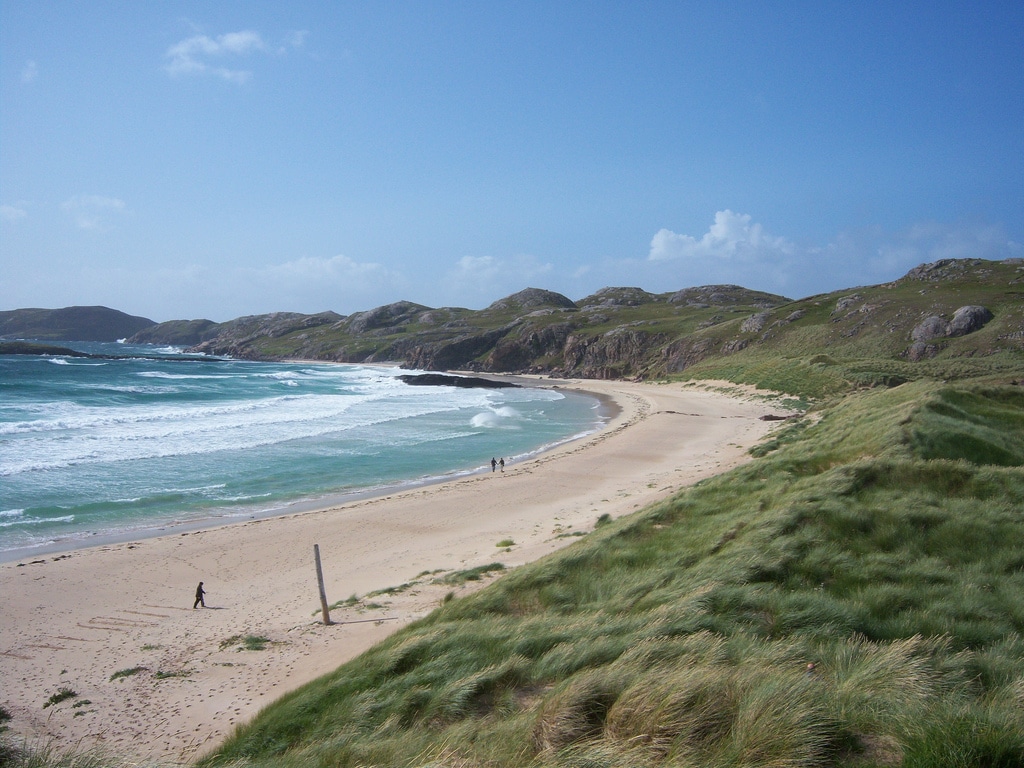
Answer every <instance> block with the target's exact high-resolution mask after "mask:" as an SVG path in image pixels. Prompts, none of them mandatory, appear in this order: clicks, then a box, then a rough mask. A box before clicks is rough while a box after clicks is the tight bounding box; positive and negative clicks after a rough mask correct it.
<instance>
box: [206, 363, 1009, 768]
mask: <svg viewBox="0 0 1024 768" xmlns="http://www.w3.org/2000/svg"><path fill="white" fill-rule="evenodd" d="M1022 424H1024V390H1022V389H1021V387H1019V386H1016V385H1012V384H1007V383H1004V384H997V383H991V382H990V383H959V384H957V383H954V384H949V383H946V384H943V383H938V382H926V381H920V382H915V383H908V384H905V385H902V386H898V387H893V388H876V389H872V390H866V391H862V392H857V393H854V394H851V395H849V396H847V397H845V398H844V399H842V400H841V401H838V402H836V403H834V404H833V405H830V406H828V407H825V408H822V409H820V410H819V411H817V412H814V413H812V414H809V415H807V416H805V417H804V418H802V419H800V420H797V421H795V422H791V423H789V424H787V425H786V426H785V427H783V428H782V429H781V430H780V431H779V432H777V433H776V434H775V436H774V438H773V439H772V440H771V441H770V442H768V443H766V444H765V445H763V446H762V447H761V448H760V449H759V451H758V453H759V454H760V456H759V457H758V458H756V459H755V460H754V461H752V462H750V463H748V464H747V465H745V466H743V467H741V468H739V469H737V470H734V471H732V472H730V473H728V474H726V475H723V476H721V477H718V478H715V479H711V480H708V481H705V482H703V483H701V484H699V485H698V486H696V487H694V488H692V489H689V490H686V491H684V492H682V493H680V494H678V495H676V496H675V497H673V498H671V499H669V500H666V501H664V502H662V503H660V504H657V505H654V506H652V507H649V508H647V509H645V510H643V511H641V512H639V513H637V514H634V515H631V516H628V517H625V518H621V519H619V520H616V521H614V522H611V523H607V524H604V525H602V526H600V527H598V528H597V529H596V530H595V531H594V532H593V533H592V534H590V535H589V536H588V537H587V538H586V539H583V540H581V541H579V542H577V543H576V544H574V545H572V546H570V547H568V548H567V549H565V550H562V551H561V552H558V553H556V554H554V555H552V556H549V557H547V558H546V559H544V560H542V561H540V562H537V563H535V564H532V565H528V566H524V567H522V568H519V569H516V570H515V571H512V572H510V573H509V574H508V575H506V576H504V577H503V578H502V579H500V580H499V581H497V582H496V583H494V584H493V585H491V586H489V587H487V588H485V589H484V590H482V591H480V592H478V593H476V594H474V595H472V596H469V597H466V598H463V599H458V600H453V601H450V602H448V603H446V604H445V605H444V606H443V607H441V608H439V609H438V610H437V611H435V612H434V613H433V614H431V615H430V616H429V617H427V618H425V619H423V620H421V621H420V622H418V623H416V624H414V625H412V626H410V627H408V628H406V629H404V630H403V631H401V632H399V633H397V634H396V635H394V636H393V637H392V638H390V639H389V640H387V641H385V642H384V643H382V644H380V645H379V646H377V647H375V648H373V649H371V650H370V651H369V652H367V653H366V654H364V655H363V656H361V657H359V658H358V659H355V660H354V661H352V662H350V663H348V664H346V665H344V666H343V667H341V668H339V669H338V670H337V671H336V672H334V673H332V674H329V675H326V676H325V677H323V678H321V679H319V680H317V681H314V682H313V683H310V684H309V685H307V686H305V687H304V688H302V689H300V690H298V691H296V692H294V693H292V694H289V695H288V696H286V697H284V698H283V699H281V700H280V701H278V702H277V703H275V704H273V705H272V706H270V707H268V708H267V709H266V710H265V711H264V712H263V713H261V714H260V715H259V716H258V717H257V718H256V719H255V721H253V722H252V723H250V724H248V725H246V726H243V727H242V728H240V729H239V731H238V732H237V734H236V735H235V736H234V737H233V738H232V739H231V740H230V741H229V742H228V743H227V744H226V745H225V746H224V748H223V749H222V750H221V751H220V752H219V753H218V754H216V755H214V756H212V757H210V758H209V759H207V760H206V761H205V762H204V763H203V765H205V766H222V765H225V766H226V765H230V766H235V768H241V767H243V766H250V767H251V768H263V767H264V766H266V767H268V768H269V766H274V767H275V768H285V767H287V766H304V767H305V766H356V765H358V766H424V767H425V766H437V767H440V766H458V767H459V768H471V767H473V768H476V767H480V768H482V767H483V766H532V767H540V766H576V767H579V768H583V767H584V766H586V767H587V768H612V767H615V768H619V767H623V768H624V767H625V766H850V767H853V766H906V767H907V768H911V767H913V768H920V767H923V766H930V767H934V768H938V767H939V766H943V767H944V768H945V767H947V766H962V767H964V768H966V767H968V766H970V767H976V768H983V767H991V766H999V767H1002V768H1011V766H1020V765H1024V637H1022V631H1024V469H1022V465H1024V429H1021V426H1022ZM808 665H813V666H812V667H809V666H808Z"/></svg>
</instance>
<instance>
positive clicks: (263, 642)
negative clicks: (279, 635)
mask: <svg viewBox="0 0 1024 768" xmlns="http://www.w3.org/2000/svg"><path fill="white" fill-rule="evenodd" d="M270 642H271V641H270V638H268V637H262V636H260V635H232V636H231V637H229V638H227V639H226V640H221V641H220V650H222V651H223V650H226V649H227V648H234V649H235V650H236V651H262V650H266V647H267V646H268V645H270Z"/></svg>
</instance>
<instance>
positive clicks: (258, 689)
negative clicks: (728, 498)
mask: <svg viewBox="0 0 1024 768" xmlns="http://www.w3.org/2000/svg"><path fill="white" fill-rule="evenodd" d="M538 383H543V384H545V385H551V384H552V383H555V384H556V385H557V386H575V387H578V388H580V389H585V390H589V391H592V392H595V393H602V394H606V395H609V396H610V397H612V398H613V399H614V400H615V401H616V402H617V403H618V404H619V406H620V407H621V412H620V413H619V414H618V415H617V416H616V417H615V418H614V419H613V421H612V423H611V424H610V425H609V426H608V427H607V428H606V429H604V430H603V431H601V432H600V433H597V434H595V435H591V436H589V437H587V438H584V439H582V440H579V441H576V442H574V443H570V444H568V445H565V446H563V447H561V448H560V449H557V450H554V451H551V452H549V453H546V454H544V455H542V456H540V457H538V458H535V459H531V460H527V461H524V462H522V463H521V464H510V465H509V466H507V467H506V469H505V472H504V474H502V473H500V472H498V473H494V474H491V473H487V474H480V475H474V476H470V477H467V478H463V479H459V480H453V481H450V482H445V483H442V484H437V485H432V486H426V487H420V488H413V489H409V490H405V491H402V492H396V493H393V494H391V495H387V496H384V497H381V498H372V499H363V500H360V501H355V502H352V503H349V504H345V505H342V506H338V507H335V508H332V509H326V510H321V511H316V512H307V513H302V514H296V515H291V516H287V517H277V518H270V519H264V520H256V521H251V522H245V523H239V524H236V525H230V526H224V527H218V528H211V529H207V530H203V531H196V532H190V533H184V534H177V535H168V536H162V537H158V538H148V539H141V540H138V541H135V542H131V543H123V544H112V545H108V546H102V547H95V548H89V549H80V550H77V551H74V552H70V553H67V554H64V555H47V556H45V557H42V558H28V559H26V560H25V561H23V564H21V565H19V564H18V563H4V564H2V565H0V595H2V598H0V604H2V606H3V610H2V616H0V706H3V707H4V708H5V709H6V710H7V711H8V712H9V713H10V714H11V715H13V721H12V722H11V724H10V725H11V726H12V730H13V731H14V733H15V734H17V735H18V736H21V735H24V736H27V737H28V738H29V740H30V743H32V742H34V743H40V742H43V743H46V742H48V741H49V740H54V741H55V743H57V744H59V745H61V746H71V745H75V744H80V745H82V746H83V747H88V746H91V745H94V744H99V745H103V746H104V747H105V748H107V749H108V750H109V751H110V752H111V753H112V754H114V755H117V756H123V757H128V758H133V759H159V760H161V761H164V762H179V761H180V762H187V761H190V760H192V759H194V758H196V757H197V756H200V755H202V754H205V753H207V752H209V751H210V750H211V749H213V748H214V747H215V746H217V745H218V744H219V743H221V742H222V741H223V740H224V739H225V738H226V737H227V736H228V735H229V734H230V733H231V732H232V731H233V729H234V727H235V726H236V725H237V724H240V723H242V722H244V721H246V720H248V719H250V718H251V717H252V716H253V715H255V714H256V713H257V712H258V711H259V710H260V709H261V708H262V707H264V706H265V705H266V704H268V703H270V702H271V701H272V700H273V699H275V698H277V697H279V696H281V695H282V694H284V693H286V692H287V691H289V690H292V689H294V688H296V687H298V686H300V685H302V684H303V683H306V682H308V681H310V680H312V679H314V678H316V677H318V676H320V675H322V674H324V673H326V672H329V671H331V670H333V669H335V668H336V667H337V666H339V665H340V664H341V663H343V662H345V661H347V660H349V659H351V658H353V657H354V656H356V655H358V654H359V653H361V652H362V651H364V650H366V649H367V648H368V647H370V646H371V645H373V644H374V643H376V642H378V641H379V640H381V639H382V638H384V637H385V636H387V635H388V634H390V633H392V632H394V631H395V630H397V629H399V628H400V627H402V626H404V625H406V624H408V623H409V622H411V621H413V620H415V619H417V618H420V617H423V616H424V615H426V614H427V613H429V612H430V611H431V610H432V609H433V608H435V607H436V606H437V605H438V604H439V602H440V601H441V600H442V599H443V598H444V596H445V595H446V594H447V593H448V592H449V591H452V588H451V587H448V586H442V585H437V584H433V583H432V581H433V579H435V578H437V577H438V576H440V575H443V574H440V573H438V574H433V572H435V571H441V570H443V571H452V570H459V569H465V568H472V567H475V566H480V565H485V564H488V563H492V562H501V563H503V564H504V565H505V566H506V567H514V566H517V565H521V564H523V563H527V562H530V561H533V560H536V559H537V558H539V557H541V556H542V555H545V554H547V553H549V552H551V551H553V550H555V549H558V548H560V547H563V546H567V545H569V544H571V543H573V542H574V541H576V540H577V539H576V538H575V537H574V536H572V535H566V534H571V533H573V532H577V533H579V532H586V531H589V530H592V529H593V526H594V523H595V522H596V520H597V518H598V517H599V516H601V515H603V514H609V515H611V516H612V517H619V516H621V515H624V514H627V513H629V512H634V511H636V510H637V509H639V508H641V507H643V506H646V505H647V504H649V503H651V502H653V501H656V500H659V499H662V498H665V497H666V496H668V495H669V494H670V493H672V492H673V491H675V490H676V489H678V488H680V487H681V486H684V485H687V484H690V483H693V482H695V481H697V480H699V479H701V478H704V477H708V476H710V475H714V474H717V473H719V472H722V471H724V470H726V469H729V468H731V467H733V466H736V465H737V464H739V463H741V462H742V461H744V460H745V459H746V458H747V453H746V450H747V448H749V447H750V446H751V445H753V444H755V443H756V442H758V441H759V440H760V439H761V438H762V437H763V436H764V435H765V434H766V433H767V432H768V431H769V430H770V429H772V427H773V423H772V422H767V421H762V420H759V418H758V417H760V416H762V415H765V414H767V413H770V412H772V407H771V406H769V405H767V404H765V402H764V401H763V400H759V399H756V398H752V397H746V396H740V393H739V391H738V390H734V393H733V396H729V395H726V394H723V393H722V392H720V391H714V390H712V388H710V387H685V386H682V385H679V384H674V385H655V384H634V383H626V382H599V381H585V382H583V381H578V380H577V381H574V382H553V381H551V380H542V381H541V382H538ZM488 458H489V457H488ZM506 539H511V540H512V541H514V542H515V544H514V546H512V547H511V548H510V550H509V551H505V550H504V549H499V548H498V547H497V546H496V545H497V543H498V542H501V541H503V540H506ZM314 544H319V546H320V552H321V557H322V561H323V571H324V578H325V582H326V592H327V598H328V601H329V602H332V603H333V602H336V601H340V600H344V599H345V598H347V597H349V596H351V595H354V594H355V595H359V596H360V597H363V596H365V595H367V593H370V592H373V591H375V590H383V589H387V588H389V587H398V586H400V585H403V584H406V583H408V582H414V585H413V586H412V587H411V588H408V589H406V590H405V591H401V592H397V593H395V594H390V595H381V596H377V597H373V598H371V599H370V600H371V601H372V602H376V603H380V604H382V605H383V606H384V607H383V608H375V609H371V610H367V609H362V610H360V609H358V608H353V607H345V608H336V609H334V610H333V611H332V613H331V618H332V619H333V620H334V621H335V622H336V623H335V624H334V625H332V626H324V625H323V624H322V623H321V621H320V610H319V609H320V600H319V594H318V591H317V583H316V575H315V574H316V572H315V568H314V561H313V545H314ZM39 559H42V560H43V561H44V562H31V561H32V560H39ZM425 572H431V573H432V574H433V575H431V576H425V575H423V574H424V573H425ZM199 581H204V582H205V586H206V590H207V600H206V604H207V606H209V607H208V608H206V609H205V610H204V609H201V608H200V609H196V610H193V609H192V601H193V595H194V591H195V588H196V584H197V583H198V582H199ZM485 581H486V579H485ZM481 583H482V582H469V583H468V584H467V585H466V586H464V587H458V588H455V592H456V595H459V594H463V593H465V592H467V591H469V590H472V589H475V588H478V586H479V585H480V584H481ZM377 619H381V620H380V621H377ZM236 635H240V636H246V635H254V636H263V637H266V638H269V639H270V640H271V642H272V644H271V645H269V646H268V647H267V648H266V650H263V651H247V650H239V649H238V646H237V645H233V646H230V647H226V648H222V647H221V645H222V643H223V642H224V641H226V640H228V639H229V638H231V637H233V636H236ZM133 667H145V668H146V669H145V671H142V672H139V673H138V674H135V675H132V676H129V677H123V678H119V679H116V680H111V679H110V677H111V675H113V674H114V673H115V672H118V671H120V670H126V669H129V668H133ZM158 672H162V673H180V674H179V675H176V676H170V677H162V676H158V675H157V673H158ZM65 687H66V688H69V689H71V690H73V691H75V692H76V693H77V694H78V696H77V697H76V698H74V699H68V700H65V701H63V702H62V703H59V704H56V705H54V706H51V707H47V708H44V707H43V705H44V703H46V701H47V699H48V698H49V697H50V696H51V695H52V694H54V693H56V692H57V691H58V690H60V689H61V688H65ZM86 700H88V702H89V703H87V704H81V703H82V702H84V701H86ZM76 704H79V706H75V705H76Z"/></svg>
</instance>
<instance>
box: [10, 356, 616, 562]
mask: <svg viewBox="0 0 1024 768" xmlns="http://www.w3.org/2000/svg"><path fill="white" fill-rule="evenodd" d="M289 362H296V363H305V362H314V361H304V360H295V361H289ZM321 364H322V363H321ZM376 365H377V367H382V368H383V367H386V368H391V367H393V366H392V365H388V364H376ZM364 367H373V365H367V366H364ZM458 375H460V376H461V375H469V374H466V373H463V372H458ZM488 378H491V379H494V380H497V381H507V382H510V383H515V384H516V385H517V386H524V387H534V388H538V389H552V390H557V389H559V388H560V387H559V385H558V383H547V382H549V381H555V382H558V381H563V382H564V381H566V380H564V379H558V380H549V379H544V378H541V377H534V378H531V377H526V376H521V375H497V374H493V375H489V376H488ZM566 388H569V389H573V390H574V391H575V392H577V393H580V394H584V395H587V396H589V397H592V398H593V399H594V400H595V401H596V402H597V408H598V412H599V417H600V419H601V426H599V427H598V428H597V429H596V430H594V432H587V433H584V434H583V435H570V436H567V437H565V438H563V439H561V440H559V441H557V442H555V443H551V444H547V445H542V446H540V447H538V448H537V449H535V450H533V451H530V452H528V453H526V454H523V455H522V456H519V457H516V458H517V459H518V460H520V461H525V460H529V459H531V458H534V457H537V456H541V455H543V454H544V453H548V452H549V451H553V450H558V449H559V448H560V447H561V446H563V445H566V444H571V443H573V442H576V441H578V440H583V439H586V438H587V437H589V436H590V435H591V434H594V433H596V432H601V431H603V430H604V429H606V428H607V427H608V424H609V423H610V422H611V421H612V420H613V418H614V417H615V416H616V415H617V413H618V412H619V410H618V406H617V404H616V403H615V402H614V401H613V400H611V399H610V398H608V397H607V396H606V395H603V394H602V393H600V392H594V391H590V390H588V389H587V388H586V387H566ZM486 471H487V467H486V466H485V465H481V466H480V467H465V468H461V469H453V470H450V471H448V472H445V473H443V474H440V475H427V476H421V477H416V478H410V479H406V480H400V481H396V482H393V483H388V484H383V485H375V486H367V487H363V488H355V489H352V490H347V491H343V490H339V491H336V492H332V493H327V494H325V495H323V496H318V497H309V498H297V499H293V500H291V501H280V502H276V503H274V504H273V505H272V506H268V507H258V508H255V509H247V510H243V511H238V512H236V513H231V512H224V513H221V514H209V515H206V516H197V517H194V518H185V519H167V520H160V521H157V520H154V521H150V522H142V523H139V524H138V525H136V526H134V527H125V528H120V529H112V530H109V531H104V532H101V533H72V534H66V535H65V536H63V537H62V538H59V539H54V540H51V541H49V542H46V543H43V544H36V545H33V546H27V547H17V548H11V549H0V564H4V563H22V564H27V563H33V562H37V561H38V560H39V559H40V558H47V557H51V556H53V555H61V554H66V553H69V552H76V551H78V550H82V549H89V548H91V547H103V546H109V545H113V544H124V543H126V542H131V541H141V540H145V539H150V538H156V537H161V536H174V535H181V534H184V533H191V532H195V531H203V530H207V529H212V528H220V527H223V526H230V525H237V524H241V523H245V522H249V521H253V520H264V519H269V518H275V517H289V516H291V515H297V514H304V513H307V512H317V511H320V510H323V509H327V508H334V507H341V506H345V505H347V504H352V503H355V502H359V501H363V500H366V499H373V498H377V497H379V496H385V495H390V494H395V493H401V492H403V491H405V490H411V489H415V488H421V487H426V486H430V485H435V484H438V483H445V482H450V481H453V480H458V479H460V478H464V477H471V476H473V475H476V474H484V473H486Z"/></svg>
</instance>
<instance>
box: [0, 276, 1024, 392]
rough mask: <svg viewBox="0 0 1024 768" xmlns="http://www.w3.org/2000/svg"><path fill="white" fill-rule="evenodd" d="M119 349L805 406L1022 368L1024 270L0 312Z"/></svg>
mask: <svg viewBox="0 0 1024 768" xmlns="http://www.w3.org/2000/svg"><path fill="white" fill-rule="evenodd" d="M125 337H128V338H129V340H130V341H132V342H135V343H150V344H174V345H179V346H187V347H189V348H190V349H191V350H192V351H195V352H202V353H209V354H217V355H230V356H233V357H237V358H242V359H253V360H282V359H305V360H324V361H334V362H346V363H374V362H391V363H396V364H398V365H401V366H404V367H407V368H418V369H422V370H431V371H450V370H468V371H475V372H479V373H533V374H546V375H552V376H565V377H579V378H600V379H615V378H639V379H651V378H665V377H698V378H733V377H734V376H735V374H734V372H733V371H734V369H737V368H742V369H743V370H744V374H743V375H744V376H745V377H746V378H747V379H748V381H749V383H758V384H761V385H766V386H770V387H771V388H773V389H777V390H779V391H786V392H793V393H800V394H804V395H808V396H815V395H816V394H820V393H822V392H825V391H835V390H846V389H850V388H856V387H858V386H875V385H892V384H898V383H901V382H903V381H908V380H912V379H916V378H919V377H920V376H922V375H931V374H929V371H933V370H934V369H935V366H936V365H942V366H944V371H943V373H942V374H941V376H942V377H948V376H949V375H951V372H952V373H953V374H956V372H957V371H963V372H964V375H971V376H976V375H979V373H978V367H979V365H980V362H979V361H982V360H985V361H987V362H986V363H985V365H986V366H987V368H988V369H992V370H1001V368H1000V366H1001V365H1002V368H1006V367H1007V365H1008V366H1009V368H1013V367H1014V366H1019V363H1020V355H1021V353H1022V352H1024V260H1021V259H1008V260H1006V261H984V260H980V259H948V260H943V261H938V262H935V263H932V264H922V265H921V266H918V267H915V268H914V269H913V270H911V271H910V272H908V273H907V274H906V275H905V276H903V277H901V278H899V279H898V280H894V281H892V282H890V283H883V284H881V285H874V286H862V287H857V288H847V289H843V290H840V291H833V292H831V293H826V294H821V295H818V296H811V297H808V298H804V299H799V300H793V299H789V298H786V297H784V296H777V295H774V294H770V293H764V292H761V291H754V290H750V289H748V288H743V287H741V286H736V285H706V286H700V287H694V288H685V289H682V290H679V291H675V292H669V293H660V294H654V293H648V292H647V291H644V290H642V289H640V288H630V287H618V288H604V289H602V290H600V291H598V292H596V293H594V294H592V295H590V296H586V297H584V298H582V299H579V300H577V301H573V300H571V299H569V298H567V297H566V296H563V295H561V294H558V293H554V292H552V291H547V290H542V289H538V288H528V289H526V290H523V291H519V292H518V293H515V294H512V295H511V296H507V297H505V298H503V299H499V300H498V301H495V302H494V303H492V304H491V305H490V306H488V307H486V308H485V309H481V310H471V309H464V308H460V307H442V308H431V307H427V306H424V305H422V304H416V303H413V302H410V301H397V302H395V303H392V304H386V305H384V306H381V307H377V308H375V309H371V310H367V311H365V312H356V313H354V314H351V315H348V316H347V317H346V316H343V315H339V314H336V313H334V312H321V313H319V314H314V315H305V314H299V313H294V312H275V313H271V314H266V315H251V316H247V317H240V318H237V319H235V320H231V321H229V322H225V323H215V322H212V321H210V320H174V321H171V322H166V323H154V322H153V321H152V320H147V319H146V318H141V317H131V316H129V315H125V314H124V313H121V312H117V311H116V310H112V309H107V308H106V307H69V308H67V309H55V310H46V309H20V310H14V311H10V312H0V338H8V339H10V338H22V339H24V338H32V339H42V340H51V341H56V340H67V341H71V340H95V341H113V340H116V339H120V338H125ZM1004 360H1005V361H1006V365H1003V364H1002V362H1001V361H1004ZM780 361H786V362H785V366H783V365H782V364H781V362H780ZM866 361H868V362H866ZM950 361H957V364H956V365H955V366H953V367H952V368H951V367H950ZM993 366H995V368H993ZM769 369H771V370H769ZM755 372H756V375H758V376H761V377H762V378H760V379H758V380H757V381H756V382H755V381H754V380H753V378H752V377H753V376H755ZM936 375H938V374H936Z"/></svg>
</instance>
